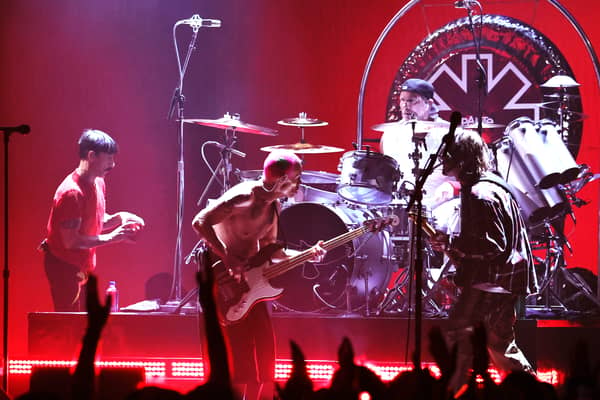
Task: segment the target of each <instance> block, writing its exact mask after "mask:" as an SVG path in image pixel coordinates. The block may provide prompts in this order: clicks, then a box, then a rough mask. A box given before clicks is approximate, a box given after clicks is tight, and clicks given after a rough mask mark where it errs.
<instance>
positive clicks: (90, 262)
mask: <svg viewBox="0 0 600 400" xmlns="http://www.w3.org/2000/svg"><path fill="white" fill-rule="evenodd" d="M104 196H105V184H104V178H96V179H95V181H94V183H93V184H90V183H89V182H87V181H85V180H83V179H81V178H80V176H79V174H78V173H77V170H75V171H74V172H73V173H71V174H70V175H68V176H67V177H66V178H65V179H64V180H63V181H62V183H61V184H60V186H59V187H58V189H56V193H55V194H54V200H53V203H52V208H51V210H50V218H49V219H48V248H49V249H50V252H51V253H52V254H53V255H54V256H55V257H57V258H59V259H61V260H63V261H65V262H68V263H69V264H73V265H76V266H78V267H79V268H81V270H82V271H92V270H93V269H94V268H95V267H96V249H95V248H91V249H67V248H66V247H65V245H64V243H63V240H62V237H61V234H60V226H61V224H62V223H63V222H65V221H69V220H74V219H81V227H80V229H79V233H80V234H82V235H85V236H95V235H99V234H100V233H102V225H103V220H104V213H105V211H106V203H105V199H104Z"/></svg>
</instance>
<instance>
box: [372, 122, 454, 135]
mask: <svg viewBox="0 0 600 400" xmlns="http://www.w3.org/2000/svg"><path fill="white" fill-rule="evenodd" d="M413 123H414V124H415V128H414V131H415V133H428V132H430V131H431V130H432V129H436V128H449V127H450V123H449V122H446V121H418V120H411V121H393V122H384V123H382V124H377V125H373V126H372V127H371V129H372V130H374V131H378V132H384V131H386V130H388V129H392V128H398V127H401V126H407V127H409V129H411V130H412V129H413V127H412V124H413Z"/></svg>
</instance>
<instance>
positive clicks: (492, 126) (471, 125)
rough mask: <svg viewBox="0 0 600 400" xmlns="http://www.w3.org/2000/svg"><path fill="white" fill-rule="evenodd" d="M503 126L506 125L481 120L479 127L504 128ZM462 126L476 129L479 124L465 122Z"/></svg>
mask: <svg viewBox="0 0 600 400" xmlns="http://www.w3.org/2000/svg"><path fill="white" fill-rule="evenodd" d="M505 126H506V125H502V124H495V123H492V122H483V123H482V124H481V128H482V129H496V128H504V127H505ZM463 128H465V129H477V128H479V125H478V124H477V123H472V124H466V125H463Z"/></svg>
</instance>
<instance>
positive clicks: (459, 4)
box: [454, 0, 478, 10]
mask: <svg viewBox="0 0 600 400" xmlns="http://www.w3.org/2000/svg"><path fill="white" fill-rule="evenodd" d="M477 4H478V3H477V1H475V0H458V1H455V2H454V8H464V9H467V10H469V9H471V8H472V7H474V6H475V5H477Z"/></svg>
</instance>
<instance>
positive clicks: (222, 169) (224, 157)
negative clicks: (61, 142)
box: [196, 113, 246, 206]
mask: <svg viewBox="0 0 600 400" xmlns="http://www.w3.org/2000/svg"><path fill="white" fill-rule="evenodd" d="M225 117H231V118H232V119H234V120H239V119H240V115H239V114H234V115H233V116H230V115H229V113H226V114H225ZM236 141H237V136H236V131H235V127H233V128H232V129H225V144H224V145H223V144H221V143H219V142H215V141H208V142H205V143H204V144H203V145H202V148H203V150H202V154H203V158H204V146H206V145H208V144H211V145H215V146H217V147H218V148H219V149H220V150H221V159H220V160H219V164H217V167H216V168H215V169H214V170H213V169H212V168H210V165H209V164H208V162H206V158H205V162H206V165H207V166H208V167H209V169H210V171H211V177H210V180H209V181H208V183H207V184H206V187H205V188H204V191H203V192H202V194H201V195H200V198H199V199H198V201H197V202H196V205H198V206H200V205H202V204H203V203H204V201H205V198H206V196H207V194H208V190H209V189H210V186H211V184H212V182H213V181H214V180H215V179H216V178H217V176H219V175H221V176H222V178H223V182H221V194H223V193H225V192H226V191H227V190H229V189H230V188H231V186H232V185H231V180H230V179H231V174H232V171H233V167H232V164H231V154H235V155H236V156H238V157H242V158H243V157H246V153H243V152H241V151H239V150H236V149H234V148H233V146H234V145H235V143H236Z"/></svg>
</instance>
